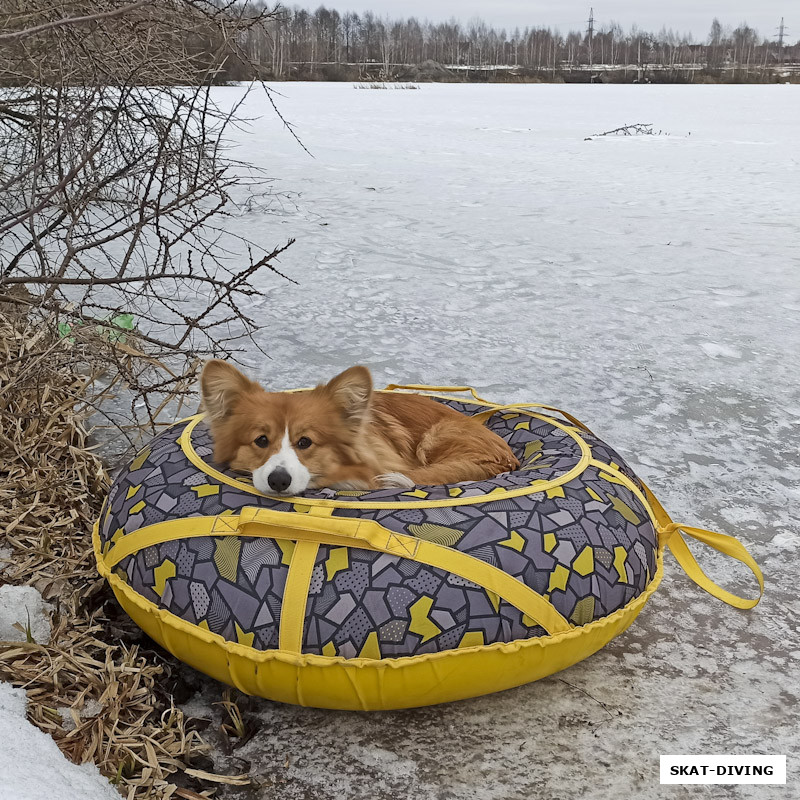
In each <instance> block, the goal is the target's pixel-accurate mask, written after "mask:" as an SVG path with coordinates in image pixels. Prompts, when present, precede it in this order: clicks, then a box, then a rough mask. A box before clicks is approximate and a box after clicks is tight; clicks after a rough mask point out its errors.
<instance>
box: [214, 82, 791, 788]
mask: <svg viewBox="0 0 800 800" xmlns="http://www.w3.org/2000/svg"><path fill="white" fill-rule="evenodd" d="M274 88H275V89H276V91H278V92H280V93H281V95H283V96H282V97H277V98H276V100H277V102H278V104H279V107H280V109H281V111H282V112H283V114H284V115H285V116H286V118H287V119H288V120H290V121H291V122H292V123H293V125H294V126H295V130H296V132H297V134H298V135H299V136H300V138H301V139H302V141H303V143H304V144H305V146H306V147H307V148H308V149H309V150H310V151H311V153H312V154H313V156H314V158H312V157H310V156H309V155H308V154H307V153H306V152H304V151H303V150H302V149H301V148H300V147H299V146H298V145H297V143H296V142H295V141H294V140H293V139H292V138H291V137H290V136H289V134H288V133H287V132H286V131H285V129H283V127H282V125H281V123H280V121H279V120H278V119H277V118H276V117H275V115H274V114H273V113H272V111H271V109H270V108H269V105H268V103H267V101H266V99H265V98H264V96H263V94H259V93H258V92H254V94H253V95H252V96H251V97H250V98H249V100H248V101H247V103H246V104H245V106H244V109H243V114H245V115H247V116H250V117H258V119H257V121H255V122H254V123H253V125H252V127H251V128H250V130H249V131H246V132H243V133H241V134H239V133H237V134H236V136H237V138H238V139H240V140H241V146H239V147H238V149H237V150H236V156H237V157H238V158H240V159H242V160H244V161H247V162H250V163H253V164H255V165H257V166H260V167H263V168H265V170H266V171H267V173H268V174H269V175H270V176H272V177H273V178H274V179H275V182H274V185H273V186H274V190H275V192H277V193H278V196H277V197H276V198H275V199H274V201H273V202H272V203H271V205H270V206H269V207H268V208H264V207H256V206H254V207H253V208H252V209H251V210H250V211H248V212H247V213H243V214H242V215H241V216H239V217H236V218H234V219H232V220H231V221H230V226H231V230H236V231H238V232H241V233H246V234H247V235H248V236H249V237H250V238H252V239H253V240H255V241H257V242H258V243H260V244H262V245H263V246H265V247H270V248H271V247H272V246H273V245H274V244H278V243H280V242H283V241H285V240H286V239H287V238H289V237H295V238H297V240H298V241H297V243H296V244H295V245H294V246H293V247H292V248H291V249H290V250H289V251H288V252H287V253H286V254H285V255H284V256H283V259H282V262H281V265H280V268H281V269H283V270H284V271H285V272H286V273H287V274H288V275H290V276H291V277H292V278H293V279H294V280H296V281H297V285H292V284H289V283H285V282H282V281H281V280H280V279H279V278H277V276H274V275H272V274H271V273H265V274H264V279H263V280H264V288H265V290H266V291H267V297H266V299H264V300H263V301H260V304H261V305H260V308H253V309H251V312H254V313H255V315H263V321H264V325H265V329H264V331H263V332H262V333H261V334H260V336H259V342H260V344H261V345H262V346H263V347H264V349H265V350H266V351H267V352H268V353H269V354H270V356H271V359H270V360H267V359H264V358H263V357H261V356H260V355H257V354H256V352H255V351H253V353H252V355H251V356H250V357H249V358H248V359H247V363H248V364H249V366H250V367H251V368H252V370H253V372H254V373H255V374H256V375H257V376H258V377H259V378H260V379H261V380H262V381H263V382H264V383H265V384H266V385H267V386H268V387H270V388H287V387H291V386H303V385H308V384H313V383H315V382H317V381H318V380H321V379H325V378H328V377H330V376H332V375H333V374H334V373H335V372H336V371H337V370H339V369H341V368H343V367H345V366H348V365H351V364H353V363H363V364H366V365H368V366H370V367H371V368H372V370H373V372H374V374H375V377H376V382H377V383H379V384H383V383H387V382H413V383H417V382H422V383H441V384H449V383H452V384H464V383H466V384H471V385H473V386H475V387H476V388H477V389H478V390H479V393H481V394H483V395H484V396H487V397H489V398H490V399H493V400H497V401H508V402H512V401H522V400H531V401H538V402H543V403H552V404H555V405H560V406H562V407H564V408H566V409H567V410H569V411H571V412H573V413H574V414H575V415H576V416H577V417H579V418H580V419H582V420H583V421H584V422H586V423H587V424H588V425H589V426H590V427H592V428H593V429H594V430H595V431H596V432H597V433H598V434H599V435H601V436H603V437H604V438H605V439H606V440H607V441H609V443H611V444H612V445H613V446H615V447H617V448H618V449H619V450H620V451H621V452H622V454H623V455H624V456H626V457H627V458H628V460H629V462H630V463H631V464H632V465H633V466H634V467H635V468H637V470H638V471H639V473H640V474H641V476H642V477H643V479H644V480H645V481H647V482H648V483H649V484H650V486H651V488H652V489H653V491H654V492H655V494H656V495H657V496H658V497H659V499H660V500H661V501H662V502H663V504H664V505H665V507H666V508H667V510H668V511H670V513H671V514H672V515H673V518H675V519H676V520H680V521H684V522H686V523H687V524H694V525H697V526H700V527H707V528H712V529H716V530H720V531H722V532H725V533H731V534H734V535H737V536H739V537H740V538H741V539H742V541H743V542H744V543H745V544H746V545H747V546H748V547H749V548H750V550H751V552H752V553H753V555H754V556H755V557H756V559H757V560H758V561H759V563H760V564H761V565H762V568H763V570H764V573H765V576H766V580H767V593H766V595H765V599H764V600H763V602H762V604H761V605H760V606H759V607H757V608H756V609H755V610H754V611H752V612H749V613H748V612H740V611H736V610H734V609H732V608H729V607H727V606H725V605H723V604H722V603H720V602H719V601H717V600H715V599H713V598H712V597H710V596H708V595H706V594H705V593H704V592H702V591H701V590H700V589H698V588H697V587H696V586H695V585H694V584H692V583H691V582H690V581H689V580H688V578H686V576H685V575H684V574H683V573H682V572H681V570H680V568H679V567H678V565H677V564H676V563H675V562H674V560H673V559H672V558H671V556H669V555H667V558H666V564H665V571H666V576H665V580H664V583H663V584H662V587H661V589H660V590H659V592H658V593H657V595H656V596H655V597H654V599H653V600H652V601H651V603H650V604H649V605H648V607H647V608H646V609H645V611H644V612H643V613H642V615H641V616H640V617H639V618H638V619H637V620H636V622H635V623H634V625H633V627H632V628H631V629H630V630H629V631H628V633H626V634H624V635H623V636H621V637H620V638H619V639H617V640H615V641H614V642H612V643H611V645H610V646H608V647H607V648H606V649H605V650H603V651H601V652H600V653H599V654H597V655H596V656H594V657H592V658H590V659H589V660H587V661H585V662H583V663H581V664H578V665H576V666H575V667H573V668H571V669H569V670H567V671H565V672H563V673H560V674H558V675H555V676H553V677H551V678H549V679H547V680H544V681H541V682H539V683H536V684H533V685H530V686H527V687H523V688H520V689H517V690H512V691H509V692H506V693H504V694H501V695H496V696H492V697H487V698H483V699H478V700H474V701H467V702H463V703H459V704H454V705H451V706H443V707H438V708H431V709H420V710H416V711H411V712H403V713H391V714H375V715H363V714H346V713H334V712H321V711H313V710H303V709H296V708H291V707H284V706H279V705H276V704H271V703H266V702H263V703H262V704H261V706H260V708H261V709H262V710H261V712H260V714H261V716H262V718H263V728H262V730H261V732H260V733H259V734H258V735H257V736H256V737H255V738H254V739H253V740H252V741H251V742H250V743H249V744H248V745H247V746H246V747H245V748H243V750H241V751H237V755H240V756H243V757H245V758H247V759H249V760H250V761H251V773H252V774H254V775H257V776H259V775H260V776H262V777H263V779H264V780H265V781H266V782H267V783H271V784H273V785H275V784H277V785H280V787H281V789H280V791H281V796H282V797H286V798H289V799H291V798H298V799H299V798H306V797H314V798H323V799H324V798H334V797H346V798H348V799H350V798H362V797H363V798H384V797H385V798H412V797H413V798H454V799H458V798H470V799H472V798H475V797H479V798H481V800H483V798H497V799H498V800H500V798H527V797H533V796H541V797H561V796H574V797H614V796H623V795H625V796H635V797H637V798H651V797H652V798H656V797H662V796H669V797H671V798H675V797H688V796H689V793H688V791H687V790H685V789H679V788H671V789H668V790H666V791H664V790H662V789H661V788H660V787H659V785H658V756H659V754H669V753H786V752H789V751H790V746H789V743H790V741H793V742H795V744H796V735H797V724H798V712H797V707H798V706H797V704H798V697H799V696H800V681H799V680H798V670H797V658H798V656H800V638H799V637H798V631H797V623H796V620H797V619H798V617H800V601H798V599H797V592H796V578H795V577H794V576H793V575H792V574H790V573H791V569H793V568H795V565H796V564H797V563H798V555H799V554H800V553H799V551H800V511H798V508H800V491H798V486H800V466H799V458H800V457H799V455H798V454H800V391H798V390H799V389H800V370H798V367H799V366H800V358H799V357H798V351H800V248H799V247H798V242H800V214H798V206H799V205H800V204H799V203H798V200H800V189H799V188H798V187H799V186H800V146H798V131H800V87H799V86H752V87H750V86H589V85H584V86H578V85H568V86H559V85H529V86H511V85H493V86H477V85H423V86H422V87H421V88H420V89H419V90H414V91H412V90H386V91H377V90H361V89H359V90H356V89H355V88H354V87H353V86H352V85H350V84H277V85H275V87H274ZM240 92H241V90H240V89H238V88H224V89H219V90H218V99H219V100H220V102H221V103H223V104H224V103H228V102H233V100H234V98H236V97H238V96H239V95H240ZM634 122H644V123H652V124H653V126H654V129H655V130H656V131H659V130H660V131H663V132H664V133H663V134H662V135H658V136H639V137H600V138H593V139H592V140H591V141H586V140H585V137H589V136H592V135H593V134H597V133H600V132H602V131H606V130H609V129H612V128H617V127H619V126H621V125H624V124H628V123H634ZM703 556H704V558H703V561H702V563H703V564H704V565H706V564H710V565H711V566H710V570H709V571H710V574H711V575H712V576H713V577H715V578H717V579H718V580H720V581H722V582H725V583H726V586H727V587H728V588H730V589H732V590H738V591H739V592H740V593H742V594H748V593H749V594H752V592H753V586H752V583H751V582H750V581H749V579H748V578H747V574H746V573H745V572H744V571H743V570H742V571H740V570H739V569H738V566H737V567H735V566H731V563H729V562H727V561H725V562H721V561H717V560H716V559H715V558H713V557H708V558H706V557H705V556H706V554H705V553H703ZM218 696H219V688H218V686H216V685H211V684H209V683H204V689H203V694H202V698H198V699H202V702H204V703H209V702H212V701H215V700H217V699H218ZM794 749H795V748H794V745H792V747H791V752H794ZM240 766H241V765H239V767H240ZM239 767H236V764H233V766H232V768H235V771H239ZM791 772H792V769H791V768H790V775H791ZM791 780H792V778H791V777H790V781H791ZM794 780H796V778H795V779H794ZM567 787H569V788H568V789H567ZM791 791H794V792H795V794H793V795H792V796H793V797H798V796H800V795H798V794H797V791H798V790H797V784H796V783H795V786H794V788H793V789H792V790H791ZM682 792H684V793H682ZM764 792H765V790H764V789H763V788H760V787H757V786H756V787H738V788H737V787H716V788H715V790H714V792H713V795H714V796H715V797H737V798H738V797H747V798H749V797H753V798H757V797H763V796H765V795H764ZM242 796H244V795H242ZM247 796H248V797H250V796H252V797H257V796H258V797H260V796H261V795H259V794H257V793H256V794H253V795H247ZM264 796H265V797H266V796H268V795H264ZM692 796H695V795H692ZM704 796H706V795H704ZM708 796H711V795H708ZM786 796H787V797H788V796H789V795H788V794H787V795H786Z"/></svg>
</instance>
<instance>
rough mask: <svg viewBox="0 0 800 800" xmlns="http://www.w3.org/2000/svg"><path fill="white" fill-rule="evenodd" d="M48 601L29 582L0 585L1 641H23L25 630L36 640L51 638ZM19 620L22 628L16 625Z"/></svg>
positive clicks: (44, 641) (45, 640)
mask: <svg viewBox="0 0 800 800" xmlns="http://www.w3.org/2000/svg"><path fill="white" fill-rule="evenodd" d="M50 608H51V607H50V604H49V603H45V602H44V600H43V599H42V596H41V595H40V594H39V592H38V591H36V589H34V588H33V587H32V586H11V585H6V586H0V642H3V641H5V642H24V641H26V639H27V635H26V630H27V629H28V627H29V626H30V633H31V636H32V638H33V640H34V641H35V642H37V643H38V644H47V642H48V640H49V639H50V617H49V616H48V612H49V611H50ZM15 624H19V625H21V626H22V630H19V628H15V627H14V625H15Z"/></svg>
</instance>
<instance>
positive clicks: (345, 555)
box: [325, 547, 350, 581]
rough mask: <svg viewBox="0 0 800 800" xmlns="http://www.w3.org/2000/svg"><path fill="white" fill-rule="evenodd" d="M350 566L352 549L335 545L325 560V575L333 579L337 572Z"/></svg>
mask: <svg viewBox="0 0 800 800" xmlns="http://www.w3.org/2000/svg"><path fill="white" fill-rule="evenodd" d="M349 566H350V551H349V550H348V549H347V548H346V547H334V548H333V549H332V550H331V554H330V555H329V556H328V558H327V560H326V561H325V577H326V578H327V579H328V580H329V581H332V580H333V579H334V578H335V577H336V573H337V572H340V571H341V570H343V569H347V568H348V567H349Z"/></svg>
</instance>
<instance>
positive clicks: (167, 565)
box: [153, 558, 175, 597]
mask: <svg viewBox="0 0 800 800" xmlns="http://www.w3.org/2000/svg"><path fill="white" fill-rule="evenodd" d="M153 577H154V578H155V583H154V584H153V591H154V592H155V593H156V594H157V595H158V596H159V597H161V595H163V594H164V587H165V586H166V585H167V581H168V580H169V579H170V578H174V577H175V562H174V561H170V560H169V559H168V558H165V559H164V560H163V561H162V562H161V563H160V564H159V565H158V566H157V567H156V568H155V569H154V570H153Z"/></svg>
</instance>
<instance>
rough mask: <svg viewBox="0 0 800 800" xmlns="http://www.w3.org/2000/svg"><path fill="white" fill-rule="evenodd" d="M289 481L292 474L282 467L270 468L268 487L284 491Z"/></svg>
mask: <svg viewBox="0 0 800 800" xmlns="http://www.w3.org/2000/svg"><path fill="white" fill-rule="evenodd" d="M291 482H292V476H291V475H290V474H289V473H288V472H287V471H286V470H285V469H284V468H283V467H278V468H277V469H274V470H272V472H270V474H269V478H267V483H268V484H269V485H270V488H271V489H273V490H274V491H276V492H285V491H286V490H287V489H288V488H289V484H290V483H291Z"/></svg>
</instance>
